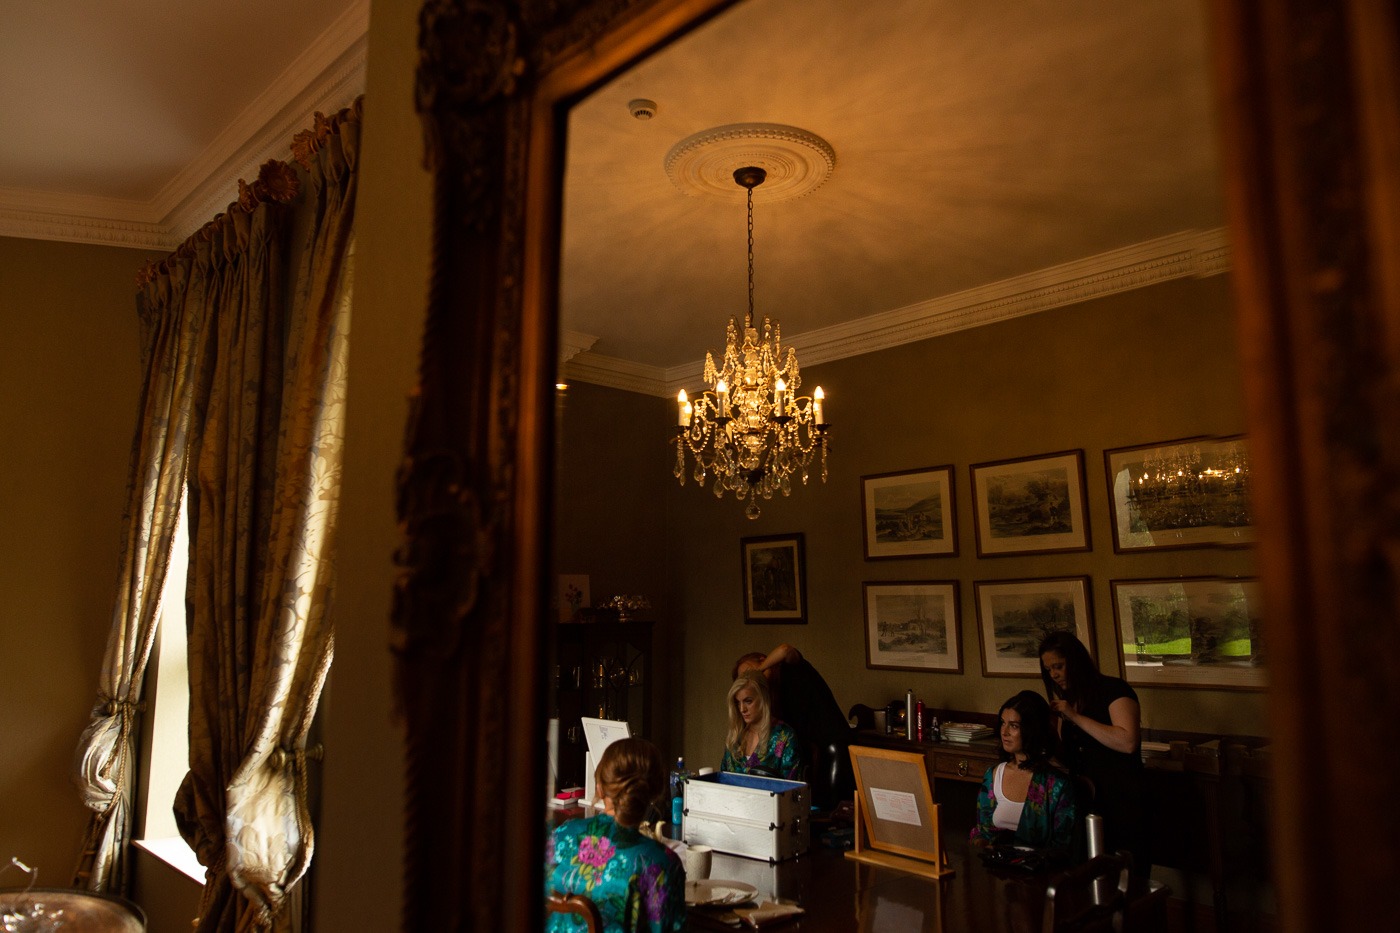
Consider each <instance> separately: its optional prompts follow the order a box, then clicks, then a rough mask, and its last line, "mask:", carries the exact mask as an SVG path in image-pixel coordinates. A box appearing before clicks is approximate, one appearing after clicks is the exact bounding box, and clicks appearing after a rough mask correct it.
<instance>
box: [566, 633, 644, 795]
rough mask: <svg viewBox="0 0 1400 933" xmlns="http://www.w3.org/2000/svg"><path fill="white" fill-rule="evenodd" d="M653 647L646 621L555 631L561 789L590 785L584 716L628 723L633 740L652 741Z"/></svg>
mask: <svg viewBox="0 0 1400 933" xmlns="http://www.w3.org/2000/svg"><path fill="white" fill-rule="evenodd" d="M651 643H652V623H651V622H646V621H637V622H615V621H609V622H575V623H561V624H559V625H556V626H555V651H554V670H553V679H552V682H553V684H554V698H553V706H552V709H551V715H554V716H556V717H558V719H559V772H558V786H560V787H571V786H578V787H582V786H583V784H584V753H585V752H586V751H587V746H586V744H585V742H584V737H583V726H582V723H581V719H582V718H583V717H585V716H588V717H593V718H596V719H614V720H625V721H626V722H627V723H628V724H629V725H630V726H631V729H632V734H633V735H640V736H647V737H649V736H650V734H651V716H652V710H651V687H652V685H651V677H652V665H651V660H652V658H651Z"/></svg>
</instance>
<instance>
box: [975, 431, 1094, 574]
mask: <svg viewBox="0 0 1400 933" xmlns="http://www.w3.org/2000/svg"><path fill="white" fill-rule="evenodd" d="M972 516H973V522H972V524H973V527H974V529H976V532H977V535H976V537H977V556H978V557H1001V556H1003V555H1010V554H1047V553H1053V552H1059V551H1087V550H1089V507H1088V505H1087V504H1086V502H1085V501H1084V451H1082V450H1065V451H1061V452H1060V453H1054V454H1041V455H1039V456H1035V457H1022V458H1021V459H1019V460H1000V461H996V462H993V463H978V464H974V465H973V467H972Z"/></svg>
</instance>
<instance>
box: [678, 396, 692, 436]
mask: <svg viewBox="0 0 1400 933" xmlns="http://www.w3.org/2000/svg"><path fill="white" fill-rule="evenodd" d="M676 405H677V406H679V407H680V413H679V414H678V415H677V416H676V424H678V425H680V426H681V427H683V428H688V427H690V402H688V401H687V400H686V397H685V389H681V391H680V393H679V394H677V395H676Z"/></svg>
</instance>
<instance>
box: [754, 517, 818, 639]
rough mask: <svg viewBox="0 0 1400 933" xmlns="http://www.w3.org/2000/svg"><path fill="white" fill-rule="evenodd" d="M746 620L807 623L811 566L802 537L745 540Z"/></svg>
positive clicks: (787, 536)
mask: <svg viewBox="0 0 1400 933" xmlns="http://www.w3.org/2000/svg"><path fill="white" fill-rule="evenodd" d="M739 551H740V557H741V559H742V560H743V573H744V576H743V580H744V621H745V622H747V623H755V622H781V623H788V624H799V625H800V624H804V623H806V621H807V567H806V556H805V554H804V547H803V536H802V535H801V534H790V535H768V536H765V537H758V538H741V539H740V541H739Z"/></svg>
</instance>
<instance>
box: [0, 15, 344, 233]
mask: <svg viewBox="0 0 1400 933" xmlns="http://www.w3.org/2000/svg"><path fill="white" fill-rule="evenodd" d="M369 7H370V0H357V2H356V3H355V4H354V5H353V6H351V7H350V8H349V9H348V10H346V11H345V12H344V13H342V14H341V15H340V17H339V18H337V19H336V21H335V22H334V23H332V24H331V25H330V27H329V28H327V29H326V31H325V32H323V33H322V34H321V35H320V36H318V37H317V38H316V40H315V41H314V42H313V43H312V44H311V45H310V46H309V47H308V48H307V50H306V51H305V52H304V53H303V54H302V55H301V56H299V57H298V58H297V60H296V61H295V62H293V63H292V64H291V65H290V66H288V67H287V69H286V70H285V71H283V72H282V74H280V75H278V76H277V78H276V80H274V81H273V82H272V83H271V85H269V86H268V88H267V89H266V90H265V91H263V93H262V94H260V95H258V97H257V98H256V99H255V100H254V101H253V102H252V103H251V104H249V105H248V107H247V108H246V109H245V110H244V111H243V112H242V113H241V114H239V115H238V117H237V118H236V119H235V120H234V121H233V122H232V123H231V124H230V125H229V126H228V127H226V128H225V129H224V130H223V132H221V133H220V134H219V135H218V136H217V137H216V138H215V139H214V141H213V142H211V143H210V144H209V145H208V146H207V147H206V148H205V149H204V151H203V152H202V153H200V155H199V156H198V157H197V158H196V159H195V160H194V161H192V162H191V163H190V164H189V165H187V166H186V167H185V168H184V169H183V170H181V171H180V172H179V173H178V174H177V175H176V176H175V177H174V178H173V179H171V180H170V182H169V183H168V184H166V185H165V187H164V188H162V189H161V190H160V192H159V193H157V194H156V196H155V197H154V198H152V199H151V200H150V201H139V200H134V199H133V200H126V199H121V198H97V197H81V196H75V195H66V194H56V193H51V192H27V191H19V190H16V189H12V188H6V189H0V236H13V237H25V238H29V239H39V240H61V241H66V242H72V243H96V244H101V245H105V246H130V247H135V248H141V249H157V250H170V249H174V248H175V247H176V246H179V245H180V243H181V242H183V241H184V240H185V238H186V237H188V236H189V235H190V234H191V233H193V232H195V231H196V230H198V229H199V228H200V227H201V226H203V225H204V224H206V223H208V222H209V221H210V220H212V219H213V217H214V215H215V214H218V213H220V212H221V211H223V210H225V209H226V208H227V207H228V205H229V204H230V203H231V202H232V201H234V200H235V199H236V198H237V197H238V181H239V179H244V180H251V179H253V178H255V177H257V172H258V167H259V166H261V165H262V163H264V162H266V161H267V160H268V159H286V158H288V157H290V155H291V144H292V137H293V136H294V135H295V134H296V133H297V132H299V131H300V130H303V129H306V128H308V127H310V126H311V123H312V119H313V116H314V114H315V113H316V112H317V111H318V110H319V111H320V112H322V113H334V112H335V111H337V110H340V109H341V108H342V107H345V106H347V105H349V104H350V103H352V102H353V101H354V99H355V98H356V97H357V96H358V95H359V94H361V93H363V91H364V87H365V55H366V47H367V42H366V36H367V33H368V31H369Z"/></svg>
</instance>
